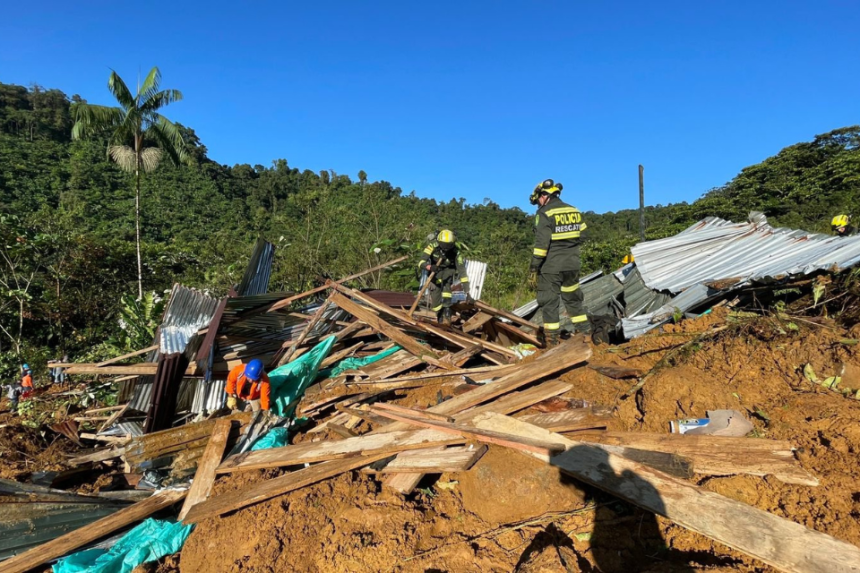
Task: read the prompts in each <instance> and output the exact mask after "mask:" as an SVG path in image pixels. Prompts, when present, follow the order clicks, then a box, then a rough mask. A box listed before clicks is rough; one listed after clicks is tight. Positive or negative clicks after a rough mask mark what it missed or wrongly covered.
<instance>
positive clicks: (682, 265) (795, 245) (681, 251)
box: [633, 213, 860, 293]
mask: <svg viewBox="0 0 860 573" xmlns="http://www.w3.org/2000/svg"><path fill="white" fill-rule="evenodd" d="M750 219H751V221H750V222H748V223H732V222H731V221H726V220H724V219H719V218H716V217H709V218H707V219H703V220H702V221H699V222H698V223H696V224H695V225H692V226H691V227H689V228H688V229H686V230H685V231H683V232H682V233H679V234H678V235H675V236H674V237H668V238H666V239H660V240H657V241H649V242H645V243H639V244H638V245H636V246H635V247H633V255H634V257H636V266H637V268H638V269H639V272H640V273H641V274H642V279H643V280H644V282H645V284H646V285H647V286H648V287H649V288H652V289H655V290H666V291H670V292H673V293H677V292H681V291H683V290H684V289H687V288H690V287H692V286H693V285H697V284H703V283H714V282H721V283H728V284H726V285H723V286H725V287H732V288H736V287H739V286H742V285H745V284H749V283H750V282H752V281H760V280H765V279H784V278H788V277H792V276H799V275H805V274H809V273H812V272H815V271H821V270H835V271H839V270H843V269H846V268H850V267H853V266H855V265H857V263H858V262H860V236H854V237H830V236H826V235H820V234H815V233H809V232H806V231H800V230H794V229H783V228H774V227H771V226H770V225H768V224H767V221H766V219H765V218H764V216H763V215H761V214H760V213H752V214H751V215H750Z"/></svg>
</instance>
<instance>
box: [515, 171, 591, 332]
mask: <svg viewBox="0 0 860 573" xmlns="http://www.w3.org/2000/svg"><path fill="white" fill-rule="evenodd" d="M562 188H563V187H562V184H561V183H556V182H554V181H553V180H552V179H547V180H545V181H543V182H541V183H538V184H537V186H536V187H535V188H534V191H532V194H531V197H530V198H529V200H530V202H531V204H532V205H538V206H539V209H538V212H537V215H536V216H535V246H534V251H533V253H532V262H531V265H530V267H529V284H530V285H531V286H532V287H533V288H535V287H536V288H537V302H538V306H540V309H541V312H542V313H543V329H544V334H545V335H546V341H547V345H548V346H554V345H556V344H558V342H559V330H560V329H561V320H560V318H559V296H560V297H561V300H562V301H564V306H565V308H566V309H567V314H568V316H570V322H571V323H573V326H574V328H575V329H576V331H577V332H588V330H589V324H588V317H587V316H586V315H585V307H584V306H583V297H582V291H581V290H580V289H579V271H580V257H579V245H580V234H581V233H582V231H584V230H585V229H586V224H585V221H583V220H582V213H580V212H579V210H578V209H577V208H576V207H572V206H570V205H568V204H567V203H565V202H563V201H562V200H561V198H560V197H559V195H560V194H561V190H562Z"/></svg>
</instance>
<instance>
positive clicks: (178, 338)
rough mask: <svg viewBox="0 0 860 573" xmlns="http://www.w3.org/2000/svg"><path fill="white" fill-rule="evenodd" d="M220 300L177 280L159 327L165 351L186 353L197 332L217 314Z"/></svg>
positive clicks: (162, 349) (160, 340)
mask: <svg viewBox="0 0 860 573" xmlns="http://www.w3.org/2000/svg"><path fill="white" fill-rule="evenodd" d="M217 307H218V299H217V298H214V297H211V296H209V295H207V294H204V293H202V292H200V291H199V290H197V289H193V288H188V287H186V286H182V285H181V284H179V283H177V284H175V285H173V290H172V291H171V293H170V300H169V301H168V303H167V309H166V310H165V311H164V320H163V321H162V323H161V328H160V329H159V333H160V336H159V347H160V348H159V350H160V352H161V353H162V354H173V353H175V352H184V351H185V347H186V346H188V342H189V341H190V340H191V338H192V337H194V335H195V334H197V331H198V330H200V329H201V328H203V327H205V326H207V325H208V324H209V322H210V321H211V320H212V317H213V316H214V315H215V309H216V308H217Z"/></svg>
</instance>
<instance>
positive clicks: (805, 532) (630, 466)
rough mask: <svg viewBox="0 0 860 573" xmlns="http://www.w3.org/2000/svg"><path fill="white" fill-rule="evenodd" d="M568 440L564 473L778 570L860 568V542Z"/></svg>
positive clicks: (494, 423)
mask: <svg viewBox="0 0 860 573" xmlns="http://www.w3.org/2000/svg"><path fill="white" fill-rule="evenodd" d="M487 416H488V417H489V416H494V415H492V414H488V415H487ZM479 425H483V427H486V428H493V429H495V430H496V431H503V430H504V431H509V432H514V431H515V432H516V433H517V434H518V435H521V436H523V437H528V438H532V439H544V440H552V441H554V442H555V441H558V440H559V439H564V437H563V436H559V435H558V434H554V433H552V432H549V431H547V430H544V429H542V428H538V427H537V426H532V425H531V424H526V423H525V422H520V421H518V420H515V419H513V418H507V419H506V420H501V421H500V420H499V419H498V417H496V418H494V419H491V420H482V421H481V422H479ZM565 441H566V445H567V446H568V447H569V448H570V449H568V450H567V451H566V452H565V453H563V454H560V455H557V456H555V457H553V458H552V459H551V460H550V463H551V464H552V465H554V466H556V467H558V468H559V469H560V470H561V471H563V472H564V473H566V474H568V475H571V476H573V477H574V478H576V479H578V480H580V481H583V482H585V483H588V484H590V485H592V486H594V487H597V488H598V489H601V490H603V491H605V492H607V493H610V494H612V495H615V496H617V497H619V498H621V499H624V500H625V501H628V502H630V503H632V504H634V505H638V506H639V507H641V508H643V509H645V510H647V511H651V512H653V513H656V514H658V515H662V516H663V517H666V518H668V519H671V520H672V521H674V522H675V523H677V524H678V525H680V526H682V527H686V528H687V529H690V530H691V531H695V532H696V533H700V534H702V535H704V536H706V537H709V538H710V539H713V540H714V541H717V542H719V543H722V544H723V545H727V546H728V547H731V548H732V549H736V550H738V551H741V552H743V553H746V554H747V555H750V556H751V557H754V558H756V559H759V560H760V561H762V562H764V563H766V564H768V565H771V566H773V567H776V568H777V569H780V570H782V571H788V572H790V573H847V572H854V573H856V572H857V571H858V570H860V548H858V547H856V546H854V545H851V544H849V543H846V542H844V541H839V540H837V539H835V538H833V537H831V536H829V535H826V534H824V533H820V532H818V531H813V530H811V529H808V528H807V527H804V526H803V525H801V524H799V523H795V522H793V521H789V520H787V519H784V518H782V517H778V516H776V515H773V514H770V513H767V512H766V511H762V510H760V509H757V508H755V507H751V506H749V505H746V504H744V503H742V502H739V501H735V500H732V499H729V498H726V497H724V496H721V495H719V494H716V493H714V492H710V491H707V490H704V489H702V488H700V487H698V486H696V485H694V484H692V483H689V482H685V481H682V480H679V479H676V478H673V477H671V476H668V475H666V474H664V473H662V472H659V471H657V470H654V469H652V468H649V467H647V466H645V465H643V464H639V463H636V462H634V461H630V460H626V459H624V458H622V457H620V456H616V455H613V454H611V453H609V452H606V451H604V450H601V449H600V448H597V447H595V446H589V445H583V444H577V443H576V442H574V441H572V440H565Z"/></svg>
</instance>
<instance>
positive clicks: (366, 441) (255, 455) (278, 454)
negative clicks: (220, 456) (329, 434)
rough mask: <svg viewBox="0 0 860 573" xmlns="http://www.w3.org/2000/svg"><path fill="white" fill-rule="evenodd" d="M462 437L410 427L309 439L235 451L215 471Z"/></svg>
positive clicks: (391, 451) (400, 448)
mask: <svg viewBox="0 0 860 573" xmlns="http://www.w3.org/2000/svg"><path fill="white" fill-rule="evenodd" d="M465 441H466V440H465V439H464V438H463V437H461V436H457V435H454V436H451V435H450V434H449V433H446V432H437V431H433V430H414V429H412V428H410V429H408V430H401V431H397V432H387V433H384V434H381V433H380V434H377V433H371V434H366V435H364V436H357V437H355V438H347V439H345V440H336V441H324V442H310V443H305V444H296V445H293V446H282V447H280V448H269V449H265V450H256V451H250V452H245V453H242V454H237V455H235V456H230V457H229V458H227V459H226V460H224V462H223V463H222V464H221V465H220V466H218V469H217V470H216V473H219V474H224V473H231V472H235V471H241V470H256V469H267V468H278V467H286V466H295V465H301V464H306V463H313V462H323V461H328V460H336V459H340V458H345V457H351V456H356V455H360V454H377V453H382V454H386V455H389V456H391V455H394V454H397V453H399V452H403V451H406V450H419V449H423V448H427V447H431V446H448V445H456V444H462V443H464V442H465Z"/></svg>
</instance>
